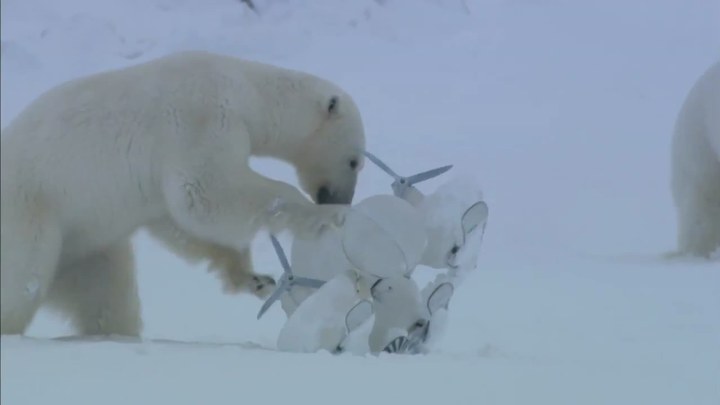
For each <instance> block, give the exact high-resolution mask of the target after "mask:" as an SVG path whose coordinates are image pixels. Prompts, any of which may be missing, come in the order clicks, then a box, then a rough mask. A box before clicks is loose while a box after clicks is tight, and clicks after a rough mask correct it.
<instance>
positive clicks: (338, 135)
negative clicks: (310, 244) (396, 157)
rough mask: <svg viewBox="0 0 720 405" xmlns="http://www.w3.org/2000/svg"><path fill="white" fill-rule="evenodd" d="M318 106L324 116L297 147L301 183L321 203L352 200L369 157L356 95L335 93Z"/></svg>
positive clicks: (296, 156) (341, 202) (343, 202)
mask: <svg viewBox="0 0 720 405" xmlns="http://www.w3.org/2000/svg"><path fill="white" fill-rule="evenodd" d="M315 107H317V108H318V109H319V112H320V120H319V121H316V122H315V123H314V125H313V126H312V130H311V132H310V133H309V134H308V135H307V136H305V137H304V139H303V141H302V144H301V145H300V147H299V148H298V150H297V153H296V154H295V157H294V159H293V164H294V166H295V169H296V171H297V175H298V179H299V182H300V187H301V188H302V189H303V190H304V191H305V192H306V193H308V194H309V195H310V196H311V198H312V199H313V201H315V203H317V204H350V203H352V200H353V196H354V194H355V186H356V184H357V177H358V173H359V172H360V170H361V169H362V168H363V166H364V163H365V159H364V155H363V151H364V150H365V130H364V128H363V123H362V119H361V116H360V112H359V110H358V108H357V106H356V105H355V103H354V102H353V100H352V98H350V96H348V95H347V94H344V93H342V92H339V91H338V92H335V93H332V94H330V95H328V96H326V97H324V98H323V99H322V101H321V102H320V103H318V104H317V105H316V106H315Z"/></svg>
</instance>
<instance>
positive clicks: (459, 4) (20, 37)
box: [1, 0, 720, 405]
mask: <svg viewBox="0 0 720 405" xmlns="http://www.w3.org/2000/svg"><path fill="white" fill-rule="evenodd" d="M255 3H256V4H257V5H258V9H259V15H257V14H255V13H253V12H251V11H249V10H248V9H247V8H245V7H244V6H243V5H242V3H241V2H240V1H237V0H204V1H201V0H143V1H141V0H94V1H91V0H64V1H56V0H3V1H2V26H1V28H2V126H3V127H4V126H6V125H7V124H8V123H9V121H10V120H11V119H12V117H13V116H14V115H16V114H17V113H18V112H19V111H21V109H22V108H23V107H24V106H25V105H27V103H29V102H30V101H31V100H32V99H33V98H34V97H36V96H37V95H38V94H39V93H40V92H42V91H44V90H46V89H48V88H49V87H51V86H53V85H56V84H58V83H60V82H62V81H64V80H67V79H70V78H73V77H77V76H81V75H85V74H88V73H92V72H96V71H100V70H105V69H109V68H116V67H121V66H127V65H131V64H134V63H138V62H142V61H147V60H150V59H153V58H156V57H158V56H161V55H164V54H167V53H170V52H173V51H176V50H181V49H192V48H194V49H207V50H214V51H220V52H224V53H228V54H232V55H238V56H242V57H246V58H250V59H256V60H260V61H264V62H270V63H275V64H279V65H282V66H286V67H292V68H298V69H302V70H306V71H309V72H312V73H315V74H318V75H321V76H324V77H327V78H329V79H331V80H333V81H336V82H337V83H339V84H341V85H342V86H344V87H345V88H347V89H348V90H349V91H350V92H351V93H352V94H353V95H354V97H355V98H356V99H357V102H358V103H359V106H360V108H361V110H362V113H363V116H364V119H365V124H366V128H367V133H368V149H369V150H371V151H373V152H374V153H376V154H377V155H379V156H381V157H382V158H383V159H384V160H385V161H387V162H388V163H390V164H391V165H392V166H393V167H394V168H395V169H396V170H398V171H400V172H401V173H407V174H411V173H414V172H417V171H420V170H423V169H426V168H432V167H436V166H439V165H443V164H448V163H452V164H455V168H454V169H453V172H450V173H455V172H456V173H470V174H472V175H474V176H476V178H477V179H478V181H479V182H480V183H481V184H482V186H483V188H484V191H485V195H486V199H487V202H488V203H489V205H490V212H491V214H490V215H491V217H490V222H489V225H488V228H487V233H486V236H485V242H484V245H483V252H482V254H481V256H480V267H479V269H478V271H477V272H476V273H475V274H473V275H472V276H470V277H469V278H468V279H467V280H466V281H465V283H464V284H462V285H461V286H460V288H459V289H458V290H457V292H456V295H455V297H454V299H453V301H452V307H451V312H450V318H449V324H448V329H447V333H446V336H445V338H444V340H443V341H442V343H441V345H440V347H439V348H438V350H437V351H436V352H434V353H432V354H429V355H427V356H388V355H383V356H380V357H373V356H367V357H357V356H350V355H348V356H340V357H334V356H331V355H330V354H327V353H317V354H293V353H282V352H278V351H276V350H274V345H275V339H276V337H277V333H278V331H279V330H280V327H281V326H282V323H283V321H284V319H283V318H284V315H283V313H282V311H281V309H280V307H279V305H276V306H274V307H273V308H272V309H271V310H270V311H269V312H268V313H267V314H266V315H265V317H263V318H262V319H261V320H260V321H257V320H256V319H255V315H256V313H257V311H258V309H259V307H260V305H261V302H260V301H259V300H257V299H255V298H251V297H236V296H228V295H223V294H222V292H221V291H220V287H219V282H218V280H216V279H215V278H214V277H213V276H211V275H209V274H207V272H206V271H205V269H204V268H203V266H188V265H187V264H185V263H183V262H181V261H180V260H179V259H177V258H175V257H173V256H172V255H171V254H170V253H168V252H166V251H164V250H163V249H162V248H161V247H160V246H159V245H158V244H156V243H155V242H153V241H151V240H150V239H149V238H148V237H147V236H146V235H145V234H144V233H142V232H141V233H140V234H139V235H138V236H137V238H136V241H137V249H138V266H139V274H140V280H139V282H140V288H141V296H142V300H143V301H142V303H143V314H144V317H145V324H146V327H145V332H144V339H146V340H145V341H142V342H124V341H77V340H69V341H68V340H65V339H49V338H57V337H61V336H65V335H67V334H68V333H69V332H70V330H69V329H68V328H67V326H66V325H65V324H64V323H63V321H62V319H59V318H56V317H55V316H54V314H52V313H49V312H42V313H41V314H39V316H38V317H37V318H36V319H35V321H34V323H33V325H32V327H31V329H30V330H29V333H28V335H29V336H28V337H24V338H18V337H9V338H6V337H3V338H2V377H1V379H2V390H1V394H2V397H1V402H2V403H3V404H4V405H5V404H8V405H25V404H46V403H52V404H58V405H60V404H66V403H67V404H107V405H112V404H164V403H167V404H176V405H177V404H206V403H207V404H211V403H212V404H225V403H227V404H235V403H253V404H254V403H262V404H289V403H298V401H308V402H309V403H312V404H337V403H342V404H347V405H350V404H377V403H380V404H385V403H388V404H389V403H408V404H433V405H437V404H440V403H445V402H447V403H454V404H584V405H588V404H612V405H617V404H633V405H636V404H653V405H658V404H677V405H685V404H688V405H690V404H692V405H704V404H708V405H710V404H714V405H717V404H718V403H720V265H719V264H718V262H717V261H716V262H711V263H709V262H700V261H689V260H685V261H665V260H662V259H661V256H662V254H663V253H665V252H668V251H670V250H672V249H673V247H674V234H675V222H674V215H673V209H672V202H671V199H670V193H669V145H670V134H671V130H672V126H673V123H674V119H675V116H676V113H677V111H678V109H679V107H680V105H681V103H682V101H683V98H684V96H685V95H686V93H687V91H688V90H689V88H690V86H691V85H692V83H693V82H694V81H695V79H696V78H697V77H698V75H700V74H701V72H702V71H703V70H704V69H706V68H707V67H708V66H709V65H710V64H711V63H712V62H713V61H715V60H717V59H718V58H719V57H720V2H718V1H716V0H633V1H622V0H606V1H602V2H600V1H591V0H587V1H569V0H475V1H471V0H466V1H461V0H442V1H441V0H412V1H411V0H385V1H379V0H378V1H372V0H352V1H344V2H340V1H333V0H315V1H288V0H264V1H256V2H255ZM413 156H414V157H415V158H410V157H413ZM254 165H255V166H256V167H257V168H258V170H261V171H263V172H264V173H266V174H268V175H271V176H273V177H275V178H278V179H284V180H288V181H294V177H293V173H292V171H291V170H290V169H289V167H287V166H285V165H283V164H279V163H277V162H272V161H265V160H258V161H256V162H255V163H254ZM448 175H450V174H448ZM448 175H446V176H448ZM440 181H441V180H440V179H437V180H432V181H429V182H428V183H427V184H425V183H424V184H422V185H421V186H420V187H421V188H422V189H423V190H426V191H431V190H432V189H433V188H434V187H436V186H437V184H438V183H439V182H440ZM389 183H390V179H389V178H388V177H387V175H386V174H384V173H383V172H381V171H380V170H379V169H377V168H376V167H375V166H373V165H372V164H367V165H366V168H365V170H364V171H363V172H362V175H361V180H360V184H359V189H358V192H357V196H358V198H359V199H362V198H364V197H367V196H369V195H372V194H376V193H381V192H382V193H387V192H389V190H390V189H389ZM118 214H119V215H121V213H118ZM284 241H285V242H286V243H287V242H288V241H289V240H288V239H285V240H284ZM255 249H256V251H257V253H256V255H255V265H256V268H257V269H258V270H259V271H261V272H269V273H272V274H275V275H279V274H280V272H281V269H280V266H279V265H278V262H277V258H276V257H275V255H274V253H273V251H272V247H271V245H270V243H268V242H267V241H266V238H259V239H258V240H257V242H256V244H255ZM394 397H396V398H394Z"/></svg>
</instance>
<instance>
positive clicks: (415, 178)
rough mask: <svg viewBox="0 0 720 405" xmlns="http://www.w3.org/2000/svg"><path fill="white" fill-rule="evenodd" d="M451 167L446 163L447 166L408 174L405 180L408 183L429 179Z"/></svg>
mask: <svg viewBox="0 0 720 405" xmlns="http://www.w3.org/2000/svg"><path fill="white" fill-rule="evenodd" d="M452 167H453V166H452V165H447V166H443V167H438V168H436V169H432V170H428V171H426V172H422V173H418V174H413V175H412V176H409V177H408V178H407V182H408V183H409V184H416V183H420V182H421V181H425V180H429V179H432V178H433V177H436V176H439V175H441V174H443V173H445V172H446V171H448V170H450V169H451V168H452Z"/></svg>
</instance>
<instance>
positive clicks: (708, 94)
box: [671, 61, 720, 257]
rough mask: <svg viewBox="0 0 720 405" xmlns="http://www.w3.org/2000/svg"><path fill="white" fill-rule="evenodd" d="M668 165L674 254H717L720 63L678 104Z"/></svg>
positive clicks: (719, 237) (719, 238)
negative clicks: (674, 223) (673, 213)
mask: <svg viewBox="0 0 720 405" xmlns="http://www.w3.org/2000/svg"><path fill="white" fill-rule="evenodd" d="M671 167H672V178H671V189H672V195H673V201H674V203H675V208H676V211H677V221H678V235H677V243H678V251H677V254H689V255H693V256H703V257H711V256H712V255H713V254H716V253H717V252H718V250H720V61H716V62H715V63H714V64H713V65H712V66H711V67H710V68H708V69H707V70H706V71H705V72H704V73H703V74H702V75H701V76H700V78H698V80H697V81H696V82H695V84H694V85H693V87H692V88H691V89H690V91H689V93H688V95H687V97H686V98H685V100H684V103H683V105H682V108H681V109H680V113H679V114H678V117H677V120H676V123H675V130H674V134H673V138H672V164H671Z"/></svg>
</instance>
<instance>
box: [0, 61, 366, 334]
mask: <svg viewBox="0 0 720 405" xmlns="http://www.w3.org/2000/svg"><path fill="white" fill-rule="evenodd" d="M364 148H365V134H364V129H363V124H362V119H361V115H360V112H359V110H358V108H357V106H356V104H355V103H354V101H353V100H352V98H351V97H350V96H349V95H348V94H347V93H346V92H344V91H343V90H342V89H341V88H339V87H338V86H337V85H335V84H333V83H331V82H329V81H326V80H324V79H321V78H319V77H316V76H313V75H310V74H306V73H302V72H298V71H294V70H289V69H284V68H280V67H275V66H271V65H267V64H262V63H258V62H252V61H246V60H241V59H237V58H233V57H230V56H224V55H219V54H212V53H208V52H202V51H189V52H181V53H177V54H173V55H170V56H165V57H162V58H159V59H156V60H153V61H150V62H145V63H142V64H139V65H135V66H131V67H128V68H124V69H120V70H115V71H109V72H104V73H99V74H95V75H92V76H88V77H85V78H81V79H77V80H72V81H70V82H67V83H65V84H62V85H60V86H58V87H56V88H54V89H51V90H49V91H48V92H46V93H45V94H43V95H42V96H40V97H39V98H38V99H37V100H35V101H34V102H33V103H32V104H30V105H29V106H28V107H27V108H26V109H25V110H24V111H23V112H22V113H21V114H20V115H19V116H18V117H17V118H16V119H15V120H14V121H13V122H12V123H11V124H10V125H9V126H8V127H7V128H6V129H4V130H3V134H2V148H1V151H2V168H1V172H0V173H1V175H2V218H1V220H2V222H1V226H2V235H1V236H2V239H1V241H2V242H1V243H2V252H1V253H2V257H1V259H2V263H1V268H0V271H1V275H2V280H1V282H0V285H1V288H2V305H1V311H2V325H1V329H2V334H22V333H24V331H25V329H26V328H27V326H28V325H29V323H30V322H31V321H32V318H33V316H34V314H35V313H36V312H37V310H38V309H39V307H40V306H41V305H47V306H48V307H50V308H52V309H56V310H59V311H61V312H62V313H64V314H65V315H67V316H68V317H69V318H70V320H71V321H72V323H73V324H74V326H75V327H76V329H77V330H78V332H79V333H81V334H103V335H109V334H117V335H130V336H138V335H139V334H140V333H141V329H142V320H141V314H140V301H139V296H138V291H137V284H136V275H135V268H134V259H133V252H132V246H131V242H130V237H131V235H132V234H133V233H134V232H135V231H136V230H138V229H140V228H146V229H147V230H148V231H149V232H150V233H151V234H152V235H153V236H155V237H156V238H158V239H160V240H161V241H163V242H164V243H165V244H166V246H168V247H169V248H170V249H171V250H172V251H174V252H175V253H177V254H179V255H180V256H182V257H184V258H185V259H188V260H193V261H197V260H203V259H209V260H210V262H211V268H214V269H215V270H216V271H218V272H219V274H220V277H221V278H222V280H223V284H224V288H225V289H226V290H229V291H234V292H237V291H248V290H250V291H251V292H253V293H254V294H255V295H257V296H259V297H265V296H267V294H269V291H268V290H269V289H270V288H271V285H272V284H274V281H273V279H272V278H271V277H269V276H261V275H258V274H256V273H254V271H253V269H252V261H251V254H250V243H251V241H252V239H253V237H254V236H255V235H256V234H257V232H258V231H260V230H261V229H266V230H268V231H270V232H273V233H277V232H282V231H285V230H289V231H290V232H292V233H294V234H295V235H305V236H307V235H309V234H311V235H315V234H318V233H319V232H322V230H324V229H325V228H326V227H328V226H336V225H340V224H341V223H342V221H343V220H344V213H345V212H346V209H347V207H348V204H350V203H351V202H352V199H353V195H354V190H355V186H356V182H357V176H358V172H359V171H360V170H361V168H362V167H363V164H364V158H363V150H364ZM251 156H265V157H273V158H277V159H280V160H283V161H285V162H288V163H290V164H291V165H293V166H294V168H295V169H296V171H297V175H298V179H299V182H300V185H301V188H302V189H303V190H304V191H305V192H306V193H308V194H309V195H310V196H311V198H312V200H314V201H310V200H309V199H308V198H306V197H305V196H304V195H303V193H302V192H301V191H300V190H298V189H297V188H295V187H293V186H291V185H289V184H287V183H284V182H280V181H276V180H273V179H270V178H267V177H264V176H262V175H260V174H258V173H257V172H255V171H253V170H252V169H251V168H250V162H249V160H250V158H251Z"/></svg>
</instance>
